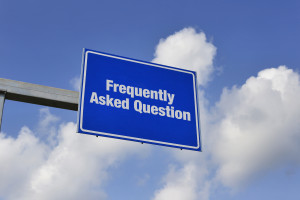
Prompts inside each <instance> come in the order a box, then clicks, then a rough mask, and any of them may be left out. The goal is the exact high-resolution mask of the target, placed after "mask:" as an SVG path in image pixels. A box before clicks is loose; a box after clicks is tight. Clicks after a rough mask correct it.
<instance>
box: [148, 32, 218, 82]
mask: <svg viewBox="0 0 300 200" xmlns="http://www.w3.org/2000/svg"><path fill="white" fill-rule="evenodd" d="M215 55H216V47H215V46H214V45H213V44H212V43H211V42H208V41H207V39H206V35H205V34H204V33H203V32H200V33H197V32H196V31H195V29H193V28H184V29H182V30H180V31H179V32H176V33H174V34H173V35H171V36H168V37H167V38H166V39H161V40H160V42H159V44H158V45H157V47H156V51H155V58H154V59H153V60H152V61H153V62H155V63H159V64H164V65H169V66H173V67H179V68H184V69H189V70H193V71H197V72H198V82H199V83H200V84H201V85H205V84H206V83H207V82H208V80H209V78H210V75H211V73H212V72H213V70H214V69H213V59H214V57H215Z"/></svg>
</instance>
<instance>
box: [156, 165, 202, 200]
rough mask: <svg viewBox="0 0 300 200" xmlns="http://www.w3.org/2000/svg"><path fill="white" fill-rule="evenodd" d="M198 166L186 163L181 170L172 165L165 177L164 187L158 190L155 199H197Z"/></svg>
mask: <svg viewBox="0 0 300 200" xmlns="http://www.w3.org/2000/svg"><path fill="white" fill-rule="evenodd" d="M195 174H196V167H195V165H193V164H188V165H185V166H184V167H183V168H182V169H181V170H176V169H175V168H174V167H171V169H170V171H169V173H168V175H167V176H166V178H165V185H164V187H163V188H162V189H161V190H159V191H157V192H156V194H155V197H154V200H168V199H172V200H181V199H185V200H195V199H196V197H197V196H196V188H197V178H196V176H195Z"/></svg>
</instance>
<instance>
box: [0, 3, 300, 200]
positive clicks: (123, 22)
mask: <svg viewBox="0 0 300 200" xmlns="http://www.w3.org/2000/svg"><path fill="white" fill-rule="evenodd" d="M299 9H300V3H299V1H196V0H190V1H169V0H166V1H135V0H133V1H115V0H113V1H93V0H86V1H56V0H53V1H47V2H46V1H37V0H31V1H3V0H0V66H1V76H0V77H1V78H8V79H13V80H19V81H25V82H30V83H36V84H41V85H47V86H53V87H58V88H64V89H71V90H75V89H76V81H77V80H78V77H79V76H80V70H81V59H82V49H83V48H88V49H94V50H98V51H102V52H107V53H111V54H116V55H121V56H125V57H131V58H135V59H139V60H145V61H153V62H158V63H161V64H166V65H172V66H176V67H183V68H187V69H193V70H196V71H198V72H201V74H200V77H201V80H200V86H199V88H200V92H201V94H202V95H201V102H200V104H201V125H202V134H203V142H204V147H205V150H204V152H202V153H197V152H190V151H178V150H177V149H171V148H164V147H158V146H151V145H140V144H136V143H133V142H127V141H118V140H117V141H115V140H111V139H95V138H94V137H91V136H90V137H89V136H79V135H77V134H75V132H74V130H75V129H74V127H75V124H76V112H73V111H67V110H61V109H56V108H45V107H42V106H38V105H30V104H25V103H19V102H12V101H6V102H5V110H4V117H3V125H2V133H1V137H0V150H1V153H0V168H1V170H0V171H2V172H0V199H20V198H21V197H22V199H76V198H77V199H82V198H83V197H86V198H87V197H88V198H89V199H151V200H152V199H153V200H164V199H176V198H177V199H180V197H183V198H184V199H187V200H190V199H191V200H194V199H210V200H213V199H228V200H232V199H254V198H255V199H271V198H272V199H283V198H284V199H298V198H299V192H298V188H299V186H300V182H299V180H300V174H299V173H300V171H299V164H300V159H299V156H298V155H299V154H300V148H299V146H300V132H299V130H300V127H299V126H300V121H299V119H300V118H299V117H300V105H299V103H298V102H297V99H299V98H300V89H299V88H300V83H299V69H300V68H299V66H300V61H299V55H300V49H299V44H300V38H299V35H300V28H299V27H300V14H299ZM188 50H191V51H192V52H194V54H189V51H188ZM170 54H171V55H174V56H171V57H168V55H170ZM279 66H281V67H279ZM224 88H226V89H224ZM78 148H79V149H78ZM82 149H85V150H82ZM125 197H126V198H125ZM181 199H182V198H181Z"/></svg>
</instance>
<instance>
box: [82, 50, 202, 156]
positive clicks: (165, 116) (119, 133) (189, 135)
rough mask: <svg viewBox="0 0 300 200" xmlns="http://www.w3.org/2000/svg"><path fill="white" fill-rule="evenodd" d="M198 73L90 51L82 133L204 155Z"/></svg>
mask: <svg viewBox="0 0 300 200" xmlns="http://www.w3.org/2000/svg"><path fill="white" fill-rule="evenodd" d="M198 112H199V108H198V97H197V80H196V72H194V71H189V70H184V69H179V68H174V67H169V66H164V65H158V64H154V63H149V62H144V61H139V60H134V59H129V58H125V57H119V56H115V55H110V54H106V53H101V52H96V51H92V50H88V49H85V50H84V52H83V67H82V80H81V91H80V101H79V112H78V123H77V124H78V127H77V132H79V133H83V134H91V135H96V136H105V137H112V138H118V139H125V140H131V141H136V142H142V143H150V144H156V145H163V146H169V147H175V148H180V149H189V150H195V151H201V142H200V126H199V115H198Z"/></svg>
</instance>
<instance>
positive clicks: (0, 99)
mask: <svg viewBox="0 0 300 200" xmlns="http://www.w3.org/2000/svg"><path fill="white" fill-rule="evenodd" d="M4 101H5V91H0V132H1V124H2V115H3V109H4Z"/></svg>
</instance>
